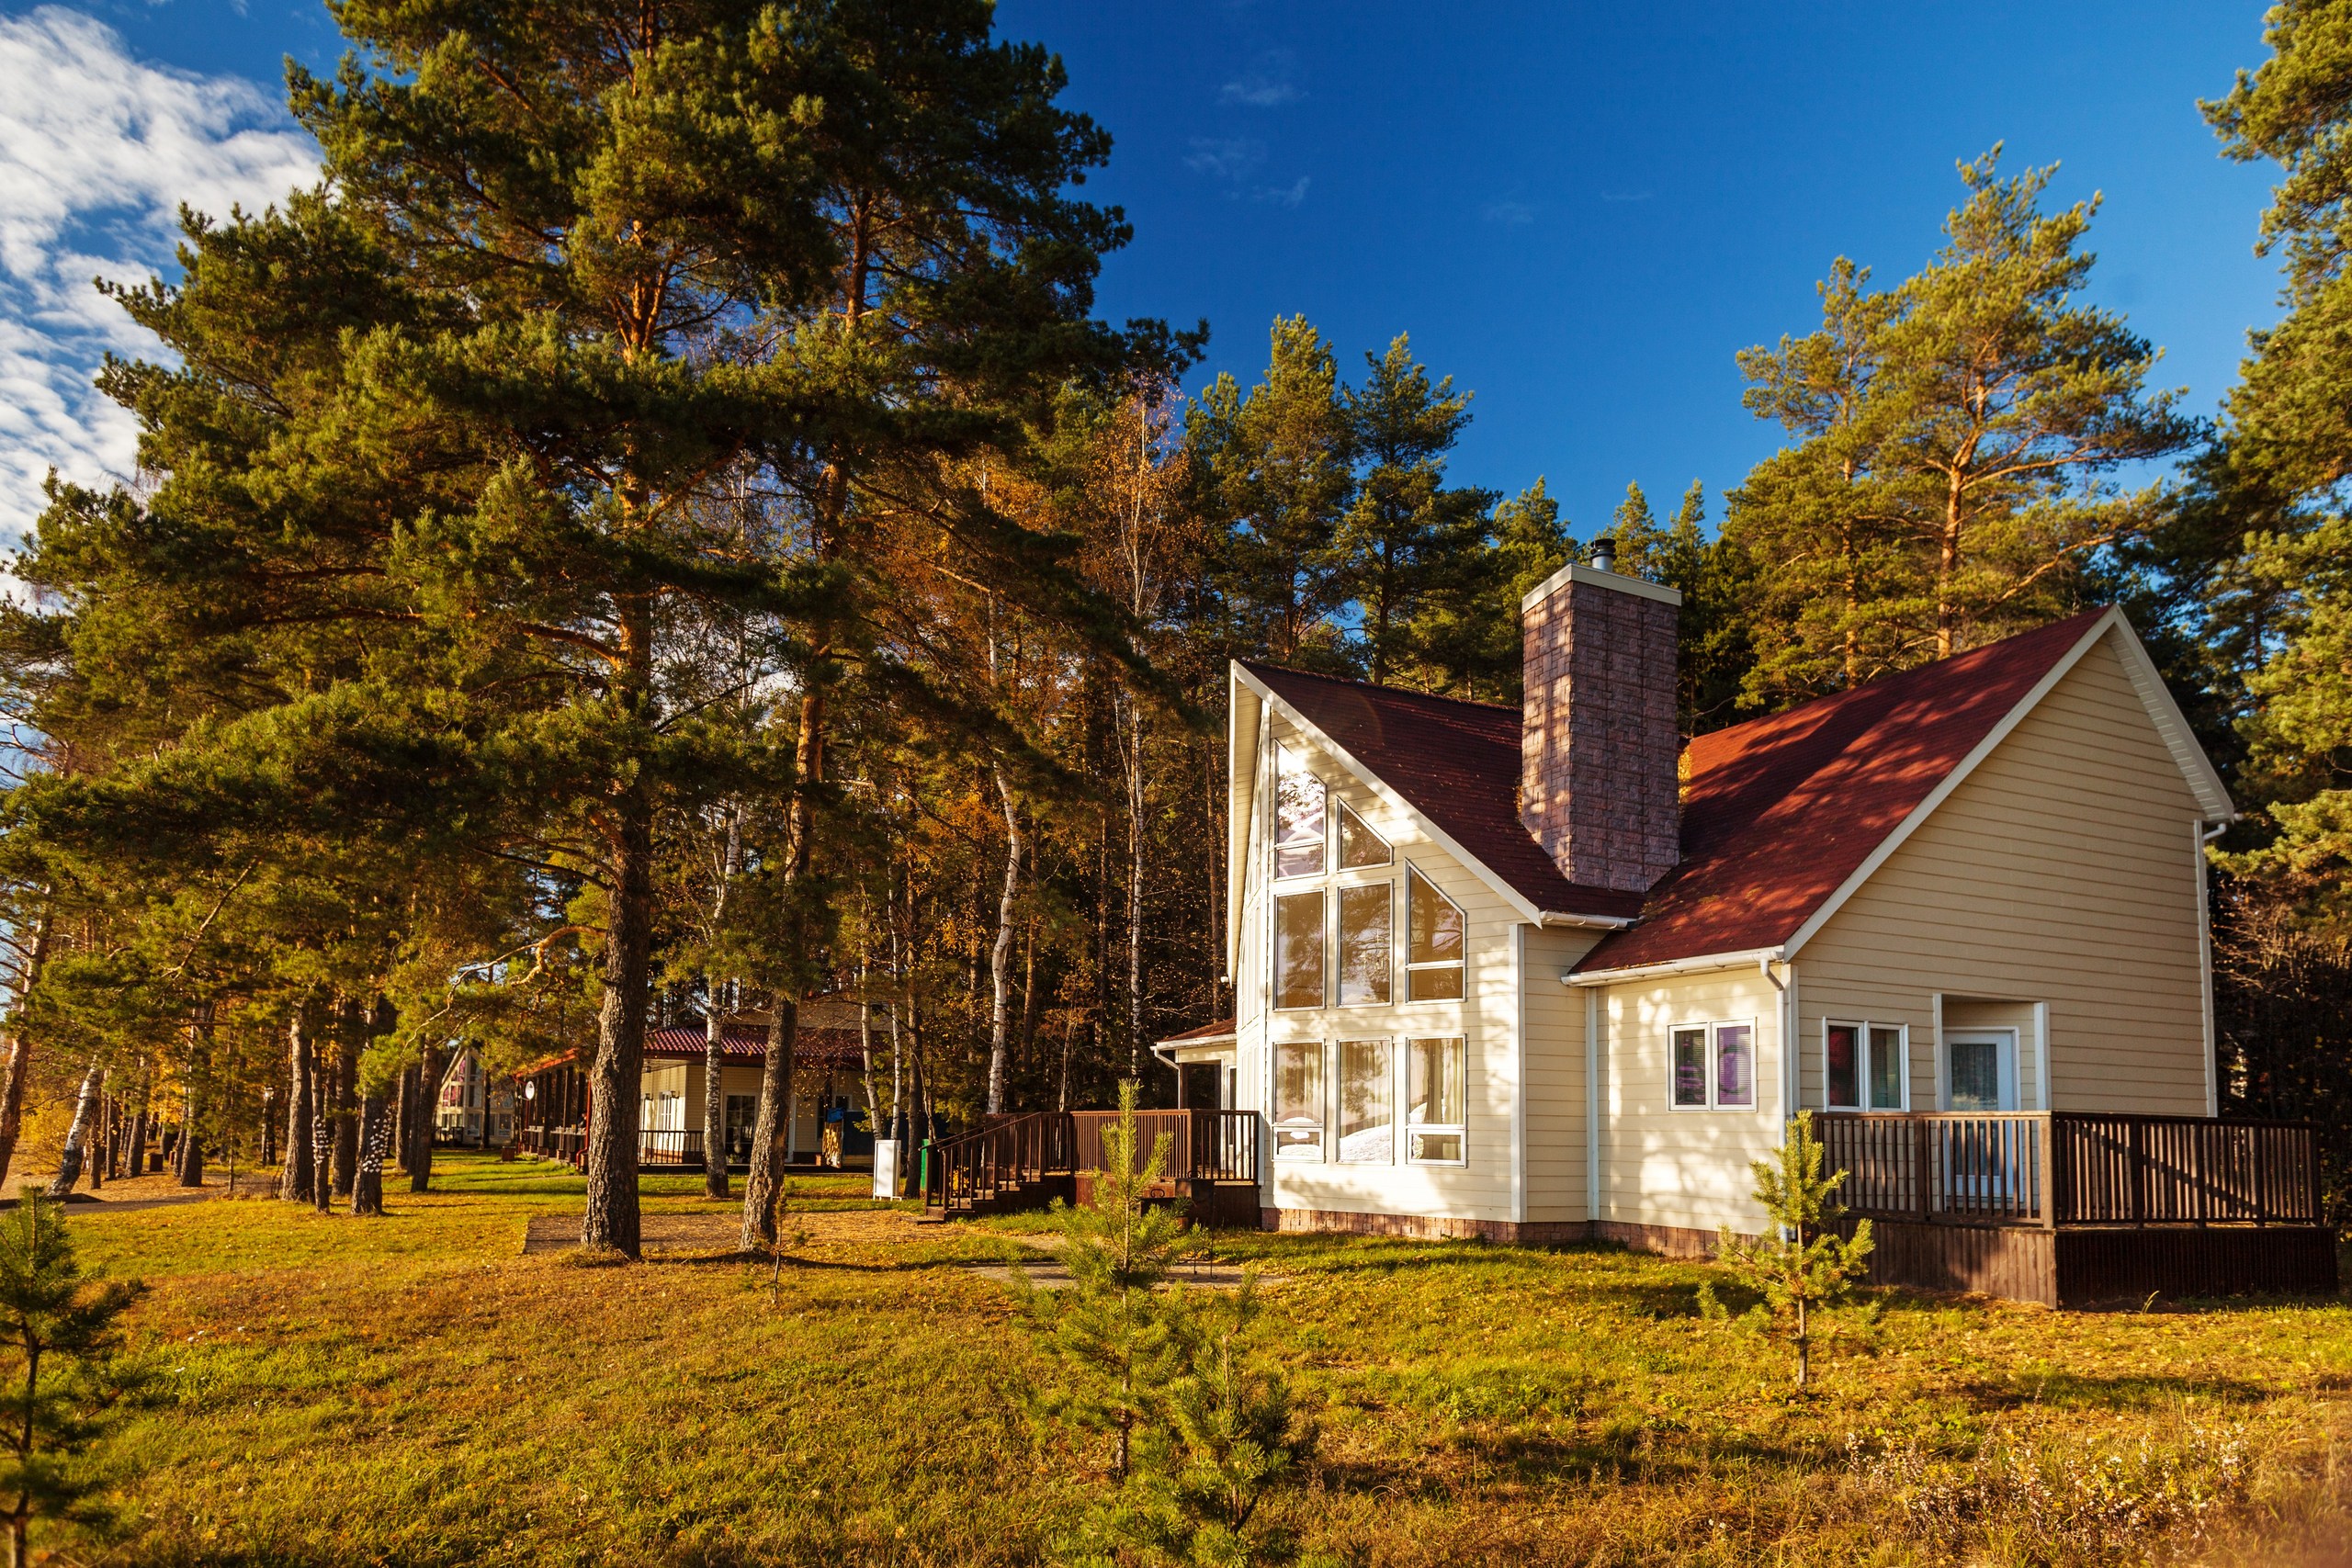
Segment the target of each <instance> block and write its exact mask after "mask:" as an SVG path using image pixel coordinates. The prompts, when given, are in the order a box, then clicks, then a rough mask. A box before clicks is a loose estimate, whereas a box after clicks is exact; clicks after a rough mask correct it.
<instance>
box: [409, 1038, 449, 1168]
mask: <svg viewBox="0 0 2352 1568" xmlns="http://www.w3.org/2000/svg"><path fill="white" fill-rule="evenodd" d="M441 1072H442V1067H441V1047H439V1046H438V1045H427V1046H426V1047H425V1048H424V1054H423V1055H422V1056H421V1057H420V1058H419V1060H418V1062H417V1064H416V1122H415V1125H414V1126H413V1128H412V1129H411V1130H410V1133H409V1152H408V1190H410V1191H412V1192H429V1191H431V1190H433V1119H434V1117H435V1114H437V1112H436V1111H435V1109H434V1108H435V1106H437V1105H438V1104H439V1103H440V1102H441Z"/></svg>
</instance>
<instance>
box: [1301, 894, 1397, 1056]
mask: <svg viewBox="0 0 2352 1568" xmlns="http://www.w3.org/2000/svg"><path fill="white" fill-rule="evenodd" d="M1371 869H1372V868H1370V867H1366V868H1365V870H1367V871H1369V870H1371ZM1365 887H1385V888H1386V889H1387V890H1388V986H1387V991H1388V997H1387V999H1386V1000H1385V1001H1374V1002H1351V1001H1350V1000H1348V999H1347V990H1346V987H1347V953H1346V948H1345V943H1346V941H1347V926H1346V925H1345V923H1344V922H1343V921H1342V920H1341V919H1340V905H1341V904H1342V903H1343V902H1344V901H1345V900H1346V898H1347V896H1348V895H1349V894H1351V893H1353V892H1356V891H1357V890H1359V889H1361V888H1365ZM1329 899H1330V904H1329V910H1328V918H1329V920H1330V922H1331V929H1330V931H1329V932H1328V933H1326V935H1325V936H1324V939H1323V951H1324V953H1325V958H1324V964H1323V967H1324V970H1325V972H1326V974H1325V980H1324V994H1325V995H1327V996H1329V998H1331V1005H1332V1006H1333V1007H1339V1008H1385V1007H1395V1006H1396V1005H1397V990H1398V988H1399V987H1400V985H1408V984H1409V982H1407V981H1406V980H1405V966H1404V965H1403V964H1399V963H1397V953H1398V952H1399V951H1400V944H1399V942H1398V941H1397V915H1398V907H1399V905H1400V904H1401V903H1402V900H1401V899H1400V898H1399V897H1398V896H1397V874H1396V872H1395V870H1394V869H1393V868H1383V874H1379V875H1374V876H1370V877H1368V878H1367V879H1365V880H1363V881H1361V882H1341V881H1336V880H1335V881H1333V882H1332V884H1331V886H1330V890H1329ZM1405 914H1406V917H1407V918H1408V919H1409V918H1410V911H1409V910H1407V911H1405ZM1359 1038H1361V1037H1359Z"/></svg>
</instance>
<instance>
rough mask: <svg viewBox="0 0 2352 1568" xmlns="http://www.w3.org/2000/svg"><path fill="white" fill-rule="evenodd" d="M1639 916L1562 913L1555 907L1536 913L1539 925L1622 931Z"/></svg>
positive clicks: (1536, 921)
mask: <svg viewBox="0 0 2352 1568" xmlns="http://www.w3.org/2000/svg"><path fill="white" fill-rule="evenodd" d="M1640 918H1641V917H1640V916H1638V915H1564V914H1562V913H1560V911H1558V910H1557V909H1544V910H1542V911H1540V912H1538V913H1537V915H1536V917H1535V923H1536V924H1537V925H1539V926H1579V927H1582V928H1583V929H1584V930H1586V931H1623V930H1624V929H1625V928H1626V927H1627V926H1630V925H1632V924H1633V923H1634V921H1635V920H1637V919H1640Z"/></svg>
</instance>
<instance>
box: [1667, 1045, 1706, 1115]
mask: <svg viewBox="0 0 2352 1568" xmlns="http://www.w3.org/2000/svg"><path fill="white" fill-rule="evenodd" d="M1674 1103H1675V1104H1677V1105H1704V1104H1706V1103H1707V1032H1706V1031H1705V1030H1703V1029H1678V1030H1676V1031H1675V1032H1674Z"/></svg>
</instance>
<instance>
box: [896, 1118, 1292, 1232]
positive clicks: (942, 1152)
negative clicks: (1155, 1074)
mask: <svg viewBox="0 0 2352 1568" xmlns="http://www.w3.org/2000/svg"><path fill="white" fill-rule="evenodd" d="M1118 1121H1119V1113H1118V1112H1117V1111H1035V1112H1032V1113H1030V1114H1027V1115H1020V1116H1007V1117H1002V1118H999V1119H997V1120H995V1121H993V1122H989V1124H988V1125H986V1126H983V1127H981V1128H979V1129H978V1130H977V1131H974V1132H970V1133H966V1134H961V1135H960V1136H957V1137H953V1138H946V1139H943V1140H941V1141H940V1142H938V1143H935V1144H933V1145H931V1147H930V1150H929V1155H928V1159H927V1161H926V1163H925V1166H924V1172H923V1194H922V1196H923V1202H924V1204H925V1205H926V1206H928V1207H930V1208H933V1209H938V1210H942V1211H944V1213H951V1214H953V1213H972V1212H973V1211H975V1210H977V1209H978V1208H980V1207H982V1206H983V1205H985V1204H987V1203H988V1202H989V1201H991V1200H994V1199H997V1198H999V1197H1001V1196H1005V1195H1007V1194H1010V1193H1012V1192H1014V1191H1017V1190H1020V1189H1022V1188H1024V1187H1030V1186H1034V1185H1035V1184H1037V1183H1040V1182H1043V1181H1046V1180H1047V1179H1052V1178H1060V1177H1070V1176H1075V1175H1077V1174H1078V1173H1079V1172H1080V1171H1086V1170H1100V1169H1102V1168H1103V1165H1104V1163H1105V1162H1104V1160H1103V1129H1104V1128H1105V1127H1114V1126H1116V1125H1117V1124H1118ZM1257 1124H1258V1117H1257V1112H1255V1111H1141V1112H1139V1113H1137V1115H1136V1135H1137V1141H1138V1143H1139V1144H1140V1145H1141V1148H1140V1150H1139V1152H1138V1155H1137V1158H1138V1159H1142V1160H1148V1159H1149V1158H1150V1157H1151V1151H1152V1149H1153V1147H1154V1146H1155V1145H1157V1144H1158V1142H1159V1138H1160V1137H1162V1136H1163V1135H1164V1136H1166V1137H1167V1139H1168V1145H1169V1146H1168V1158H1167V1161H1166V1164H1165V1165H1164V1167H1163V1168H1162V1169H1161V1171H1160V1179H1162V1180H1164V1181H1171V1182H1172V1181H1220V1182H1246V1183H1252V1184H1254V1183H1255V1182H1256V1181H1257V1179H1258V1131H1257Z"/></svg>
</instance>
